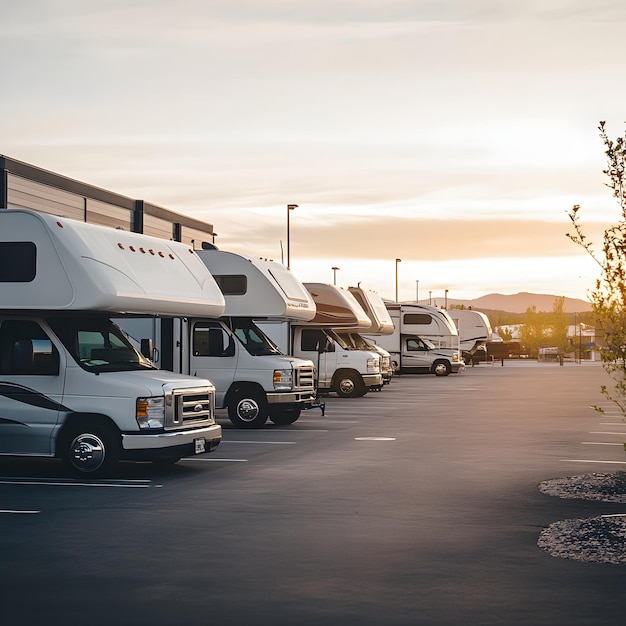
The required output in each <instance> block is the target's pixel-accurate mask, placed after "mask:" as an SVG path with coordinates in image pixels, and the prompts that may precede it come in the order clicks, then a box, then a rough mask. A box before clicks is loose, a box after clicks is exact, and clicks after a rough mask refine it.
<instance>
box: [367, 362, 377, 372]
mask: <svg viewBox="0 0 626 626" xmlns="http://www.w3.org/2000/svg"><path fill="white" fill-rule="evenodd" d="M367 371H368V372H373V373H374V374H378V372H380V359H367Z"/></svg>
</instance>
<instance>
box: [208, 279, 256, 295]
mask: <svg viewBox="0 0 626 626" xmlns="http://www.w3.org/2000/svg"><path fill="white" fill-rule="evenodd" d="M213 278H215V282H216V283H217V286H218V287H219V288H220V290H221V292H222V293H223V294H224V295H225V296H243V295H245V293H246V292H247V291H248V278H247V277H246V276H245V275H244V274H223V275H217V276H215V275H214V276H213Z"/></svg>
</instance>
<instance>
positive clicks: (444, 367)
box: [432, 361, 452, 376]
mask: <svg viewBox="0 0 626 626" xmlns="http://www.w3.org/2000/svg"><path fill="white" fill-rule="evenodd" d="M451 369H452V368H451V367H450V363H449V362H448V361H435V362H434V363H433V368H432V372H433V374H434V375H435V376H447V375H448V374H449V373H450V370H451Z"/></svg>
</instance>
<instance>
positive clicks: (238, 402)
mask: <svg viewBox="0 0 626 626" xmlns="http://www.w3.org/2000/svg"><path fill="white" fill-rule="evenodd" d="M228 417H229V419H230V421H231V422H232V423H233V425H234V426H236V427H237V428H261V427H262V426H263V425H264V424H265V422H267V418H268V410H267V401H266V399H265V395H264V394H263V393H261V392H260V391H257V390H255V389H241V390H238V391H235V393H233V395H232V397H231V399H230V401H229V402H228Z"/></svg>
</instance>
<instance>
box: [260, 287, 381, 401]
mask: <svg viewBox="0 0 626 626" xmlns="http://www.w3.org/2000/svg"><path fill="white" fill-rule="evenodd" d="M304 286H305V287H306V289H307V290H308V292H309V293H310V295H311V297H312V298H313V302H314V303H315V310H316V312H315V317H314V318H313V319H310V320H308V321H304V320H298V321H290V322H281V321H280V320H275V319H274V320H271V319H267V320H261V321H259V325H260V326H261V327H262V328H263V330H264V331H265V332H266V333H267V334H268V335H269V336H270V337H271V338H272V339H273V340H274V341H275V342H276V343H277V344H278V345H279V346H280V347H281V348H282V349H283V350H284V351H286V352H288V353H289V354H294V355H296V356H299V357H302V358H309V359H311V360H313V362H314V363H316V366H317V376H318V388H319V390H320V391H323V392H325V393H327V392H331V391H333V392H335V393H337V395H339V396H341V397H345V398H351V397H357V396H363V395H365V394H366V393H367V392H368V391H369V390H380V389H381V388H382V385H383V379H382V374H381V372H380V356H379V354H378V353H377V352H376V351H374V350H358V349H355V348H354V347H353V346H352V345H351V344H349V343H347V342H346V341H344V340H343V339H342V338H341V337H340V336H339V335H338V334H337V333H336V332H335V330H334V329H335V328H340V329H343V330H345V329H352V330H354V331H356V332H360V330H362V329H363V328H369V327H370V326H371V321H370V319H369V317H368V316H367V315H366V313H365V311H363V309H362V308H361V306H360V305H359V303H358V302H357V301H356V299H355V298H354V296H353V295H352V294H351V293H350V292H349V291H346V290H345V289H341V288H340V287H336V286H335V285H328V284H324V283H304Z"/></svg>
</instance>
